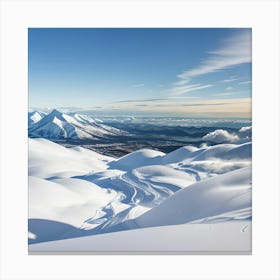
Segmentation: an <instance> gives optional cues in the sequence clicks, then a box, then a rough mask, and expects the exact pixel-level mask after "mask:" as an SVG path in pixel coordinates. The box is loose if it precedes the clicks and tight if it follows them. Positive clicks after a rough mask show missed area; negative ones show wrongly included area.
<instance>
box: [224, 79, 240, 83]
mask: <svg viewBox="0 0 280 280" xmlns="http://www.w3.org/2000/svg"><path fill="white" fill-rule="evenodd" d="M239 79H240V78H229V79H225V80H222V81H221V82H222V83H230V82H233V81H236V80H239Z"/></svg>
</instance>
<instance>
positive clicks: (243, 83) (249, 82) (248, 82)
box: [239, 81, 251, 85]
mask: <svg viewBox="0 0 280 280" xmlns="http://www.w3.org/2000/svg"><path fill="white" fill-rule="evenodd" d="M245 84H251V81H247V82H242V83H239V85H245Z"/></svg>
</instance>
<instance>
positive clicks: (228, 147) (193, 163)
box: [28, 112, 252, 251]
mask: <svg viewBox="0 0 280 280" xmlns="http://www.w3.org/2000/svg"><path fill="white" fill-rule="evenodd" d="M52 113H53V114H54V115H56V116H55V117H54V118H52V120H54V121H55V122H56V126H55V127H56V128H57V127H59V126H60V125H61V127H62V128H64V129H65V127H66V126H65V123H64V121H63V119H68V123H69V122H70V121H69V120H71V119H69V118H68V117H66V118H65V116H63V115H64V114H61V113H57V112H52ZM48 116H49V115H48ZM48 116H46V117H48ZM46 117H45V118H43V119H42V120H41V121H43V120H46ZM74 117H75V121H76V122H83V123H89V122H91V123H94V122H95V123H97V121H95V120H93V119H91V118H85V117H83V116H80V115H74V116H70V118H74ZM41 121H39V122H38V123H40V122H41ZM73 123H74V122H73ZM41 124H42V123H41ZM35 125H36V124H35ZM98 125H99V124H98ZM245 130H246V129H245ZM59 131H60V132H61V131H62V129H61V130H59ZM65 131H66V130H65ZM69 132H70V130H69V129H68V130H67V133H69ZM246 137H247V136H246ZM248 141H250V139H249V138H248ZM251 145H252V144H251V142H245V143H239V144H238V143H234V144H233V143H232V144H217V145H214V146H209V147H205V146H204V147H202V148H195V147H192V146H185V147H181V148H179V149H177V150H175V151H173V152H171V153H169V154H164V153H162V152H159V151H154V150H150V149H142V150H138V151H135V152H132V153H130V154H128V155H126V156H124V157H121V158H119V159H114V158H112V157H108V156H104V155H100V154H98V153H96V152H94V151H91V150H88V149H85V148H81V147H73V148H66V147H63V146H61V145H59V144H56V143H54V142H51V141H49V140H46V139H42V138H36V139H32V138H30V139H29V233H28V236H29V243H30V244H33V245H30V251H40V250H43V251H48V250H49V251H52V250H54V251H56V250H57V251H59V250H63V251H87V250H88V251H98V250H101V251H115V250H120V251H126V250H127V251H134V250H136V251H145V250H146V251H147V250H148V251H151V250H156V251H157V250H159V251H165V250H179V251H184V250H187V251H192V250H194V251H200V250H203V251H207V250H210V251H211V250H214V251H219V250H221V251H231V250H232V251H249V250H250V245H251V243H250V229H251V216H252V214H251V192H252V186H251V149H252V146H251ZM225 236H226V238H225ZM62 239H63V240H62ZM231 239H232V240H234V241H232V240H231ZM52 240H55V241H54V242H52ZM59 240H60V241H59ZM116 240H118V241H117V242H116ZM136 240H137V242H135V241H136ZM34 243H39V244H37V245H36V244H34Z"/></svg>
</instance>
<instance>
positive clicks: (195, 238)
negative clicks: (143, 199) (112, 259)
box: [29, 221, 252, 254]
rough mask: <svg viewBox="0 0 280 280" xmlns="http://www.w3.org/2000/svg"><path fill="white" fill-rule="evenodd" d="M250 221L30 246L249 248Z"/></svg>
mask: <svg viewBox="0 0 280 280" xmlns="http://www.w3.org/2000/svg"><path fill="white" fill-rule="evenodd" d="M251 227H252V226H251V222H250V221H234V222H225V223H216V224H183V225H176V226H164V227H154V228H142V229H136V230H129V231H122V232H114V233H108V234H102V235H93V236H87V237H80V238H73V239H65V240H59V241H52V242H45V243H39V244H34V245H30V246H29V251H30V252H33V253H36V252H151V251H152V252H169V253H170V252H174V253H177V254H178V253H180V252H187V253H199V252H200V253H213V252H215V253H219V252H220V253H224V254H225V253H226V254H230V253H238V254H242V253H243V254H247V253H248V252H250V251H251V230H252V229H251Z"/></svg>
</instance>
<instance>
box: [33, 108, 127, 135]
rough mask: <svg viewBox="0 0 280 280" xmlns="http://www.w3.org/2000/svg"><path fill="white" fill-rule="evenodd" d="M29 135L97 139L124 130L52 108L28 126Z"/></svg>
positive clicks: (120, 133)
mask: <svg viewBox="0 0 280 280" xmlns="http://www.w3.org/2000/svg"><path fill="white" fill-rule="evenodd" d="M28 132H29V135H30V137H43V138H47V139H65V138H70V139H91V140H93V139H99V138H100V137H106V136H108V135H123V134H125V133H126V132H124V131H122V130H119V129H117V128H114V127H111V126H107V125H104V124H103V123H100V122H97V121H95V120H94V119H92V118H90V117H89V116H83V115H79V114H75V115H74V116H70V115H67V114H65V113H61V112H59V111H58V110H56V109H54V110H53V111H52V112H50V113H49V114H48V115H46V116H45V117H43V118H42V119H41V120H40V121H38V122H36V123H35V124H33V125H31V126H30V127H29V131H28Z"/></svg>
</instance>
